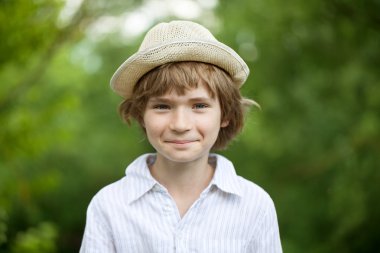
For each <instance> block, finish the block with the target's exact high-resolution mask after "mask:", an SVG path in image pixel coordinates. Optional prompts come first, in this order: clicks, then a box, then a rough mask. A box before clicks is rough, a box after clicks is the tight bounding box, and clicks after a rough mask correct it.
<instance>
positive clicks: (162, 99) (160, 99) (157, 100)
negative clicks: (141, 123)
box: [149, 97, 214, 103]
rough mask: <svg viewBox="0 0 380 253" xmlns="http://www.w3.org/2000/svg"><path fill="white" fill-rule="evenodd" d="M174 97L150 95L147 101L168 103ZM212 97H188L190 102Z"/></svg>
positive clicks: (208, 99)
mask: <svg viewBox="0 0 380 253" xmlns="http://www.w3.org/2000/svg"><path fill="white" fill-rule="evenodd" d="M173 100H174V99H170V98H167V97H152V98H150V99H149V102H150V103H157V102H161V103H169V102H172V101H173ZM213 100H214V99H213V98H211V97H192V98H189V101H190V102H198V101H206V102H207V101H213Z"/></svg>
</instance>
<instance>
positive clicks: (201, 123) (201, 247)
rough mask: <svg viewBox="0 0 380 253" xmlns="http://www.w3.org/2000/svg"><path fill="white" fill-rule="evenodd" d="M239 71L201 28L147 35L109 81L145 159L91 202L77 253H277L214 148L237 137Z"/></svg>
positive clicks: (266, 216) (254, 198)
mask: <svg viewBox="0 0 380 253" xmlns="http://www.w3.org/2000/svg"><path fill="white" fill-rule="evenodd" d="M248 74H249V69H248V67H247V65H246V64H245V62H244V61H243V60H242V59H241V58H240V56H239V55H238V54H237V53H236V52H234V51H233V50H232V49H231V48H229V47H228V46H226V45H224V44H222V43H220V42H219V41H217V40H216V39H215V38H214V37H213V35H212V34H211V33H210V32H209V31H208V30H207V29H206V28H204V27H203V26H201V25H199V24H196V23H193V22H189V21H172V22H169V23H161V24H158V25H156V26H155V27H153V28H152V29H151V30H150V31H149V32H148V33H147V34H146V36H145V38H144V40H143V42H142V44H141V46H140V48H139V51H138V52H137V53H136V54H134V55H132V56H131V57H130V58H128V59H127V60H126V61H125V62H124V63H123V64H122V65H121V66H120V67H119V69H118V70H117V71H116V72H115V74H114V76H113V77H112V79H111V86H112V88H113V90H114V91H115V92H116V93H118V94H119V95H121V96H123V97H124V98H125V100H124V102H123V103H122V104H121V105H120V108H119V111H120V114H121V115H122V117H123V118H124V120H126V121H127V122H130V120H131V119H135V120H136V121H137V122H138V123H139V124H140V125H141V127H142V129H143V130H144V132H145V134H146V136H147V138H148V140H149V142H150V144H151V145H152V146H153V147H154V148H155V150H156V153H155V154H145V155H142V156H140V157H139V158H137V159H136V160H135V161H134V162H132V163H131V164H130V165H129V166H128V168H127V170H126V176H125V177H124V178H122V179H121V180H119V181H117V182H115V183H113V184H111V185H109V186H107V187H105V188H103V189H102V190H101V191H100V192H99V193H97V194H96V196H95V197H94V198H93V199H92V201H91V203H90V205H89V207H88V210H87V221H86V229H85V233H84V238H83V242H82V247H81V252H82V253H84V252H88V253H90V252H102V253H105V252H133V253H135V252H147V253H149V252H162V253H164V252H165V253H168V252H201V253H208V252H215V253H220V252H226V253H227V252H228V253H233V252H239V253H242V252H276V253H277V252H282V249H281V243H280V238H279V230H278V224H277V217H276V212H275V208H274V205H273V202H272V200H271V198H270V197H269V196H268V194H267V193H266V192H265V191H264V190H262V189H261V188H260V187H258V186H257V185H255V184H254V183H252V182H249V181H248V180H246V179H243V178H242V177H239V176H237V175H236V173H235V169H234V167H233V165H232V163H231V162H230V161H228V160H227V159H226V158H224V157H222V156H220V155H217V154H210V151H211V150H218V149H223V148H225V147H226V146H227V144H228V143H229V142H230V141H231V140H232V139H233V138H234V137H235V135H236V134H237V133H238V132H239V131H240V130H241V129H242V126H243V117H244V115H243V112H244V108H245V107H247V106H249V105H252V104H254V102H253V101H252V100H249V99H245V98H242V97H241V95H240V92H239V87H240V86H241V85H242V84H243V83H244V82H245V80H246V79H247V77H248Z"/></svg>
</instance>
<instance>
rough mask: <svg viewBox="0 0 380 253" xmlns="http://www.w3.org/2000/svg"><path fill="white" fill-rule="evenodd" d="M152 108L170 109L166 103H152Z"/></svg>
mask: <svg viewBox="0 0 380 253" xmlns="http://www.w3.org/2000/svg"><path fill="white" fill-rule="evenodd" d="M153 108H154V109H157V110H168V109H170V107H169V106H168V105H165V104H157V105H154V106H153Z"/></svg>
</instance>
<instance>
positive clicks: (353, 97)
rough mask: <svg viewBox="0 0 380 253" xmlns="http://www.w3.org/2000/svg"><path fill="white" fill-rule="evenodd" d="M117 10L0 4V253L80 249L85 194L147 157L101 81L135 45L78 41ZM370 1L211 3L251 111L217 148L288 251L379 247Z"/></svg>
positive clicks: (110, 6) (374, 27)
mask: <svg viewBox="0 0 380 253" xmlns="http://www.w3.org/2000/svg"><path fill="white" fill-rule="evenodd" d="M127 2H128V3H126V2H125V1H102V0H97V1H84V4H83V7H81V8H80V9H79V11H78V12H77V15H75V16H74V17H73V18H72V20H70V21H69V22H71V23H68V24H65V26H62V25H61V26H57V24H58V23H59V22H57V18H58V15H59V13H60V11H61V9H62V6H63V2H60V1H44V0H38V1H26V0H25V1H24V0H17V1H7V0H5V1H4V0H3V1H0V4H1V5H0V6H1V8H0V37H1V38H2V40H3V43H1V45H0V81H1V85H0V252H76V251H78V249H79V245H80V242H81V237H82V233H83V228H84V222H85V212H86V207H87V205H88V203H89V201H90V199H91V197H92V196H93V195H94V194H95V193H96V192H97V191H98V190H99V189H100V188H101V187H102V186H105V185H106V184H108V183H111V182H113V181H115V180H117V179H119V178H121V177H122V176H123V173H124V171H123V170H124V168H125V167H126V165H127V164H128V163H129V162H131V161H132V160H133V159H134V158H135V157H136V156H137V155H139V154H141V153H143V152H146V151H150V150H151V148H150V147H149V145H148V143H147V142H146V141H145V140H144V137H143V134H142V133H141V131H140V130H139V129H138V127H137V126H136V125H133V126H132V127H127V126H126V125H124V124H122V123H121V120H120V119H119V117H118V115H117V111H116V108H117V105H118V104H119V102H120V101H121V99H120V98H119V97H117V96H116V95H114V94H113V93H112V92H111V91H110V89H109V86H108V84H109V79H110V77H111V75H112V73H113V71H114V70H115V69H116V68H117V67H118V66H119V64H120V63H121V62H122V61H123V60H124V59H125V58H126V57H127V56H129V55H131V54H132V53H133V52H134V51H135V50H136V49H137V47H138V44H137V43H138V42H139V40H132V39H128V41H123V40H125V39H123V38H122V37H121V36H120V35H119V34H115V33H109V34H108V35H106V36H104V37H102V38H96V40H93V39H89V38H88V37H86V36H85V33H84V32H85V31H86V27H87V26H88V25H89V24H91V22H93V21H95V20H97V19H96V18H97V16H98V15H104V16H110V15H116V14H121V13H122V12H125V11H128V10H133V7H134V6H135V5H136V4H138V3H139V2H138V1H127ZM379 7H380V6H379V2H378V1H370V0H366V1H361V2H358V3H352V2H351V1H345V0H334V1H327V0H323V1H320V0H311V1H301V0H290V1H279V0H267V1H262V0H253V1H252V0H240V1H226V0H221V1H220V3H219V5H218V7H217V9H216V10H215V13H214V14H215V15H216V17H217V20H218V22H217V25H216V26H215V27H214V28H215V29H214V32H216V37H218V38H219V39H220V40H221V41H223V42H225V43H227V44H229V45H231V46H232V47H233V48H235V49H237V51H238V52H239V54H241V55H242V57H243V58H244V59H246V61H247V62H248V64H249V65H250V68H251V70H252V74H251V76H250V78H249V80H248V82H247V83H246V84H245V85H244V86H243V88H242V91H243V93H244V95H246V96H248V97H251V98H253V99H255V100H256V101H257V102H258V103H259V104H260V105H261V107H262V110H261V111H260V110H253V111H252V112H251V113H250V115H249V116H248V118H247V124H246V126H245V129H244V132H243V133H242V134H241V136H239V138H238V139H237V140H236V141H235V142H234V143H233V144H232V145H231V147H230V149H229V150H227V151H225V152H223V153H225V154H226V155H227V156H228V157H229V158H230V159H231V160H233V161H234V163H235V164H236V167H237V170H238V173H239V174H241V175H243V176H245V177H247V178H249V179H251V180H252V181H254V182H256V183H258V184H259V185H261V186H263V188H264V189H266V190H267V191H268V192H269V193H270V194H271V196H272V197H273V199H274V202H275V204H276V207H277V212H278V216H279V222H280V230H281V236H282V242H283V247H284V251H285V252H291V253H298V252H315V253H317V252H318V253H319V252H377V251H378V249H379V245H378V243H377V238H376V235H377V229H378V226H379V224H380V221H379V213H380V205H379V204H378V203H379V202H378V200H377V198H378V196H379V195H380V188H379V187H377V185H378V182H379V181H380V172H379V171H378V167H379V164H380V161H379V160H380V158H379V156H378V154H379V151H380V146H379V143H380V136H379V129H380V117H379V112H380V85H379V81H380V74H379V73H380V72H379V71H378V66H379V65H380V62H379V61H380V55H379V54H380V52H379V50H378V45H379V41H380V27H379V24H380V22H379V18H378V14H377V10H379V9H380V8H379ZM202 18H203V19H202ZM202 18H201V20H200V22H202V21H204V22H210V20H212V18H211V16H210V18H209V17H208V16H207V15H206V16H204V17H202ZM218 28H219V29H218Z"/></svg>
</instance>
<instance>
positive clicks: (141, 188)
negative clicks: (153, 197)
mask: <svg viewBox="0 0 380 253" xmlns="http://www.w3.org/2000/svg"><path fill="white" fill-rule="evenodd" d="M153 157H154V154H144V155H141V156H140V157H138V158H137V159H136V160H134V161H133V162H132V163H131V164H130V165H129V166H128V167H127V169H126V172H125V174H126V180H127V181H128V183H127V184H126V198H127V201H128V203H131V202H133V201H135V200H137V199H139V198H140V197H142V196H143V195H144V194H145V193H147V192H148V191H150V190H151V189H152V188H153V187H154V186H155V185H157V184H158V182H157V181H156V180H155V179H154V178H153V177H152V175H151V174H150V171H149V167H148V163H150V160H151V158H153Z"/></svg>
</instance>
